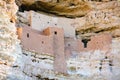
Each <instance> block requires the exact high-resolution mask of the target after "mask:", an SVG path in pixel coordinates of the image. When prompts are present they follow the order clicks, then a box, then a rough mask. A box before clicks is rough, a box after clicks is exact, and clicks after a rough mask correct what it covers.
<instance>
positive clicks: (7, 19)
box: [0, 0, 20, 80]
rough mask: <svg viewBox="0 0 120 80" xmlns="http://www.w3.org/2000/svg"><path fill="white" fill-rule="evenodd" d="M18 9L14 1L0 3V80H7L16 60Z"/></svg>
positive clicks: (5, 0) (3, 0) (2, 0)
mask: <svg viewBox="0 0 120 80" xmlns="http://www.w3.org/2000/svg"><path fill="white" fill-rule="evenodd" d="M17 10H18V7H17V6H16V4H15V2H14V0H1V1H0V79H1V80H7V77H8V76H9V74H10V73H12V71H10V68H11V67H12V65H13V63H14V62H15V60H16V57H17V56H15V54H17V53H19V52H20V51H18V52H17V45H18V43H19V41H18V39H17V35H16V28H15V20H16V12H17Z"/></svg>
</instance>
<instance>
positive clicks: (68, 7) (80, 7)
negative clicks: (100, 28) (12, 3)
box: [16, 0, 91, 17]
mask: <svg viewBox="0 0 120 80" xmlns="http://www.w3.org/2000/svg"><path fill="white" fill-rule="evenodd" d="M16 2H17V3H18V5H19V6H21V7H20V9H21V10H36V11H40V10H42V11H45V12H48V13H53V14H57V15H61V16H66V17H77V16H84V15H85V14H87V13H88V12H89V11H90V10H91V6H90V5H89V4H88V2H86V1H81V0H75V1H74V0H37V1H36V0H32V1H29V0H20V1H19V0H16Z"/></svg>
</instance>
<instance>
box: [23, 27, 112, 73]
mask: <svg viewBox="0 0 120 80" xmlns="http://www.w3.org/2000/svg"><path fill="white" fill-rule="evenodd" d="M111 41H112V37H111V35H109V34H98V35H95V36H92V37H91V38H90V40H88V41H87V40H81V39H77V38H71V37H65V36H64V29H63V28H57V27H48V28H47V29H45V30H43V31H42V32H41V31H37V30H35V29H32V28H31V27H23V32H22V37H21V43H22V45H23V49H25V50H28V51H32V52H36V53H39V54H47V55H51V56H54V70H55V71H57V72H60V73H67V64H66V60H67V59H69V58H70V57H71V56H72V55H74V53H77V54H78V55H80V53H81V52H87V51H94V50H101V51H109V50H110V44H111ZM61 64H62V65H61Z"/></svg>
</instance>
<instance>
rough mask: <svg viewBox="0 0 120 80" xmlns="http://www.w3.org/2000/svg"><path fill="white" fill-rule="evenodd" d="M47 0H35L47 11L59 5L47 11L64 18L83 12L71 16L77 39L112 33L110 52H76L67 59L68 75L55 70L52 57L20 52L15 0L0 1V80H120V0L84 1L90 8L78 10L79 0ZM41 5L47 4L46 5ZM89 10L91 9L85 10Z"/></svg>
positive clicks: (29, 3) (28, 2) (32, 0)
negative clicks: (105, 0)
mask: <svg viewBox="0 0 120 80" xmlns="http://www.w3.org/2000/svg"><path fill="white" fill-rule="evenodd" d="M19 1H23V3H22V4H25V5H26V4H27V5H28V6H31V5H32V4H34V3H35V2H37V0H36V1H35V0H31V1H30V0H19ZM49 1H50V2H51V0H46V1H44V0H41V1H38V2H39V4H41V6H42V7H40V9H42V10H49V8H48V7H50V6H53V5H57V4H58V6H60V7H57V6H54V7H53V8H51V10H50V12H52V13H57V14H59V15H65V16H67V17H76V16H82V15H85V14H86V15H85V16H84V17H82V18H76V19H73V21H74V27H75V28H76V31H77V35H78V37H79V38H84V37H90V36H93V35H97V34H102V33H110V34H111V35H112V36H113V38H112V43H111V45H110V51H100V50H95V51H88V52H81V53H80V54H81V55H76V54H75V56H74V55H73V56H72V57H71V58H69V59H67V61H66V62H67V71H68V73H69V75H65V74H60V73H58V72H54V71H53V60H54V57H53V56H49V55H40V54H37V53H32V52H29V51H23V53H22V50H21V47H20V46H19V45H18V42H19V41H18V40H17V36H16V34H15V32H16V28H15V23H14V22H15V19H16V17H15V14H16V11H17V6H16V5H15V3H14V0H2V1H0V10H1V11H0V80H43V79H45V78H46V79H48V78H49V79H58V80H71V79H73V80H120V76H119V75H120V63H119V62H120V57H119V56H120V50H119V48H120V45H119V43H120V39H119V36H120V34H119V33H120V29H119V27H120V23H119V22H120V14H119V11H120V8H119V6H120V2H118V1H110V2H91V1H90V2H87V4H88V5H91V6H92V10H91V8H89V7H87V10H85V12H84V11H83V13H81V5H80V6H78V5H77V4H79V1H78V0H76V1H78V3H76V1H75V0H74V1H73V3H74V4H73V3H71V6H70V2H71V1H72V0H68V1H67V0H60V2H58V3H57V1H59V0H56V1H53V2H51V3H48V2H49ZM82 2H83V1H82ZM52 3H53V4H52ZM63 3H65V4H63ZM20 4H21V3H20ZM83 4H84V2H83ZM85 4H86V3H85ZM35 5H36V4H35ZM44 5H45V6H46V5H48V7H45V6H44ZM68 5H69V6H68ZM88 5H87V6H88ZM64 6H66V7H65V9H63V10H61V8H63V7H64ZM32 7H33V6H32ZM32 7H31V8H32ZM82 7H85V6H82ZM36 8H39V7H36ZM66 9H68V11H66ZM73 9H75V10H73ZM79 9H80V10H79ZM69 10H70V12H69ZM89 10H91V11H90V12H89V13H87V11H89ZM74 11H75V12H74ZM20 18H22V19H20V20H21V22H22V23H24V24H27V25H29V22H28V21H27V20H28V19H26V18H24V17H20ZM68 21H69V20H68ZM71 22H72V21H71Z"/></svg>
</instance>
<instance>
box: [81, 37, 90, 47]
mask: <svg viewBox="0 0 120 80" xmlns="http://www.w3.org/2000/svg"><path fill="white" fill-rule="evenodd" d="M88 41H90V39H82V42H83V43H84V48H87V43H88Z"/></svg>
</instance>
